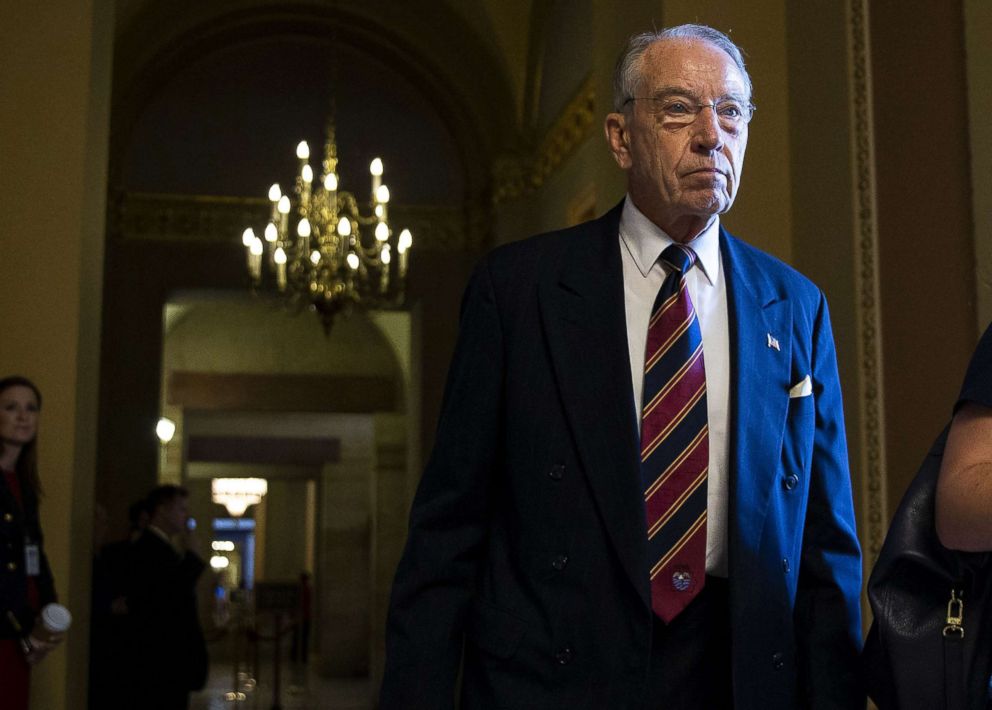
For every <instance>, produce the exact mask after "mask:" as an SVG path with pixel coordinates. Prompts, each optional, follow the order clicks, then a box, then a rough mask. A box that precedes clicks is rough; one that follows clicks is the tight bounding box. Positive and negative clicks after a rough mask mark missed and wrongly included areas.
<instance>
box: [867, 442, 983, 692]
mask: <svg viewBox="0 0 992 710" xmlns="http://www.w3.org/2000/svg"><path fill="white" fill-rule="evenodd" d="M946 440H947V429H944V431H943V433H941V435H940V436H939V437H937V440H936V441H935V442H934V444H933V447H932V448H931V449H930V453H929V454H927V457H926V458H925V459H924V461H923V465H922V466H920V469H919V471H918V473H917V474H916V477H915V478H914V479H913V482H912V483H911V484H910V486H909V489H908V490H907V491H906V494H905V495H904V496H903V499H902V501H901V502H900V504H899V508H898V510H896V514H895V517H894V518H893V520H892V525H891V527H890V528H889V532H888V534H887V535H886V537H885V542H884V543H883V545H882V550H881V553H880V554H879V557H878V561H877V562H876V563H875V568H874V569H873V570H872V573H871V576H870V577H869V579H868V601H869V603H870V604H871V609H872V612H873V613H874V621H873V622H872V625H871V629H870V630H869V632H868V638H867V639H866V641H865V649H864V656H863V659H864V670H865V674H866V676H865V682H866V685H867V689H868V695H869V696H870V697H871V699H872V700H874V701H875V703H876V704H877V705H878V707H879V710H897V709H898V710H941V709H946V710H970V709H972V708H974V709H975V710H979V709H981V710H985V708H987V707H992V705H989V674H990V670H992V668H990V657H992V648H990V647H992V633H990V629H989V621H990V618H989V609H990V606H989V605H990V604H992V584H990V582H992V575H990V574H989V569H988V564H987V562H988V557H989V555H988V553H967V552H956V551H954V550H948V549H947V548H946V547H944V546H943V545H941V544H940V541H939V540H938V539H937V532H936V528H935V527H934V499H935V492H936V487H937V475H938V473H939V472H940V462H941V459H942V457H943V453H944V443H945V442H946Z"/></svg>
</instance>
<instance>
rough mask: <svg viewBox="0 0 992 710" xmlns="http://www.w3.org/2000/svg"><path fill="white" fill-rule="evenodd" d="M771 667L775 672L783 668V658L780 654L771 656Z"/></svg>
mask: <svg viewBox="0 0 992 710" xmlns="http://www.w3.org/2000/svg"><path fill="white" fill-rule="evenodd" d="M772 667H773V668H774V669H775V670H777V671H780V670H782V669H783V668H785V656H784V655H782V653H781V652H778V653H773V654H772Z"/></svg>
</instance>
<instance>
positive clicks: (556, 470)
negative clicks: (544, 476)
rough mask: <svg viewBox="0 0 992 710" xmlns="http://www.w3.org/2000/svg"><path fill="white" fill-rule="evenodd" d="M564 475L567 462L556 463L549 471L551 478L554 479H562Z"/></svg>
mask: <svg viewBox="0 0 992 710" xmlns="http://www.w3.org/2000/svg"><path fill="white" fill-rule="evenodd" d="M564 475H565V464H563V463H556V464H555V465H554V466H552V467H551V470H550V471H548V476H549V477H550V478H551V480H552V481H560V480H561V479H562V477H564Z"/></svg>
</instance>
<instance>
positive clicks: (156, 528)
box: [147, 523, 172, 546]
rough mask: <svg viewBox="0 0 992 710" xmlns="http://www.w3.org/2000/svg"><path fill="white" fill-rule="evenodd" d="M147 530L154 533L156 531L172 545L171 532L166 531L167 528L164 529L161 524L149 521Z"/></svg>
mask: <svg viewBox="0 0 992 710" xmlns="http://www.w3.org/2000/svg"><path fill="white" fill-rule="evenodd" d="M147 530H148V531H149V532H152V533H155V534H156V535H158V536H159V537H160V538H162V539H163V540H165V541H166V542H167V543H169V545H170V546H171V545H172V538H170V537H169V534H168V533H167V532H165V530H163V529H162V528H160V527H159V526H157V525H152V524H150V523H149V525H148V527H147Z"/></svg>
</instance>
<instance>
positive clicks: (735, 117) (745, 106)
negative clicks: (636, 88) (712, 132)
mask: <svg viewBox="0 0 992 710" xmlns="http://www.w3.org/2000/svg"><path fill="white" fill-rule="evenodd" d="M631 101H646V102H648V104H649V106H650V108H649V109H648V110H649V111H651V113H654V114H656V115H660V116H661V117H662V120H663V121H664V122H665V123H670V124H675V125H678V126H688V125H689V124H690V123H692V122H693V121H695V120H696V117H697V116H699V114H700V112H701V111H702V110H703V109H704V108H711V109H713V112H714V113H715V114H716V116H717V120H718V121H719V122H720V127H721V128H723V130H725V131H737V130H740V128H741V126H743V125H745V124H746V123H748V122H749V121H750V120H751V118H752V117H753V116H754V111H755V109H756V108H757V107H756V106H755V105H754V104H752V103H751V102H750V101H748V102H742V101H738V100H736V99H722V100H720V101H716V102H714V103H709V104H703V103H698V102H696V101H692V100H690V99H686V98H683V97H679V96H631V97H630V98H628V99H627V100H626V101H624V105H627V104H628V103H630V102H631Z"/></svg>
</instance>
